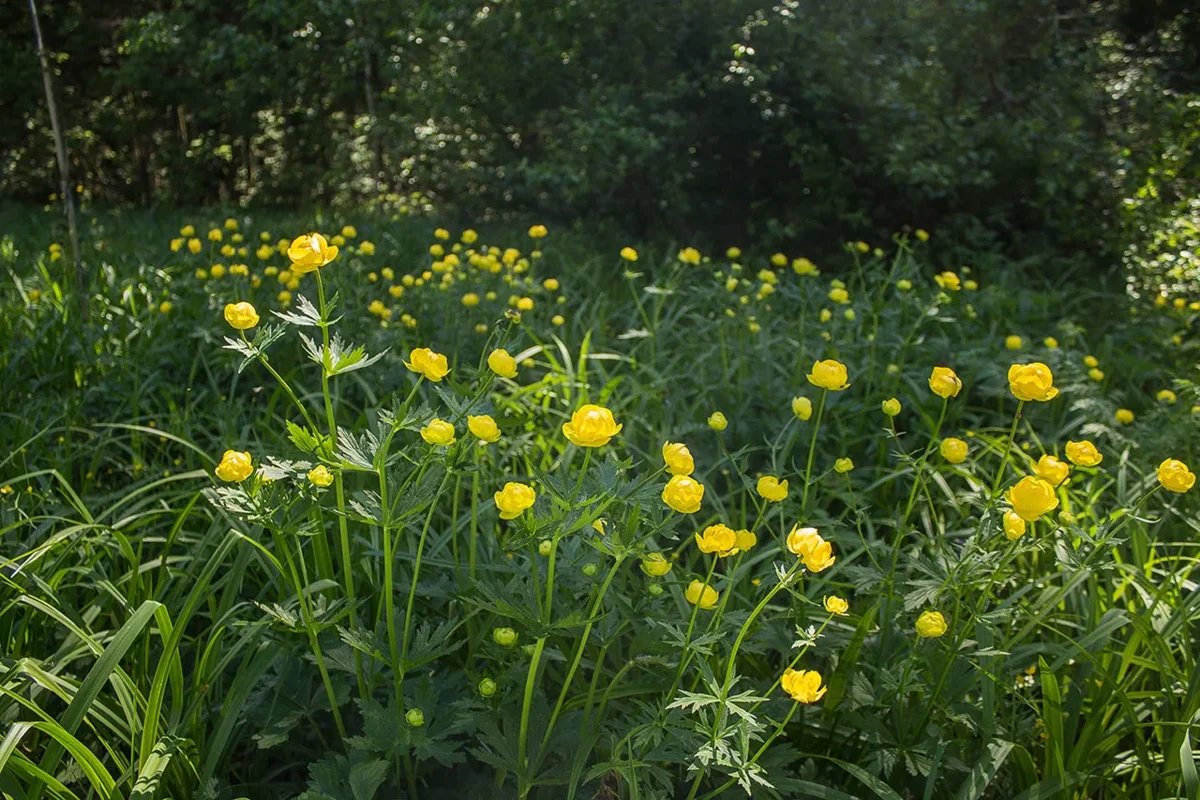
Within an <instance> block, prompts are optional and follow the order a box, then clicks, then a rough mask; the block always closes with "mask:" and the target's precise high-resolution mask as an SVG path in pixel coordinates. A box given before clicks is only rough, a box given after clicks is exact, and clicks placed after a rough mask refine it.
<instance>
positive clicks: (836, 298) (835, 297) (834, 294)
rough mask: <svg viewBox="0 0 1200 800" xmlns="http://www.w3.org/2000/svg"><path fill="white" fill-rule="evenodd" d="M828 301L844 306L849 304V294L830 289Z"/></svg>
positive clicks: (843, 290) (844, 291) (840, 290)
mask: <svg viewBox="0 0 1200 800" xmlns="http://www.w3.org/2000/svg"><path fill="white" fill-rule="evenodd" d="M829 299H830V300H832V301H833V302H835V303H839V304H845V303H849V302H850V293H849V292H847V291H846V290H845V289H830V290H829Z"/></svg>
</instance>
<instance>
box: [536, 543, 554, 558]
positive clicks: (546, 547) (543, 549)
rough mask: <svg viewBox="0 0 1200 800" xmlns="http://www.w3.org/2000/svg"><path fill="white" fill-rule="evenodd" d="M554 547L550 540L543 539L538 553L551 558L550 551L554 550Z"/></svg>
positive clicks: (539, 544)
mask: <svg viewBox="0 0 1200 800" xmlns="http://www.w3.org/2000/svg"><path fill="white" fill-rule="evenodd" d="M553 547H554V545H553V543H551V541H550V540H549V539H543V540H542V541H540V542H538V553H540V554H541V555H543V556H549V555H550V550H551V549H553Z"/></svg>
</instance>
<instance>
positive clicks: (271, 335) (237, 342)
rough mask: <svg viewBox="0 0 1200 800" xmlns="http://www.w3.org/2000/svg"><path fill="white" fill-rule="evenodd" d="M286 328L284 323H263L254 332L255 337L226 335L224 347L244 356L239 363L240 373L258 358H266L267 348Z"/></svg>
mask: <svg viewBox="0 0 1200 800" xmlns="http://www.w3.org/2000/svg"><path fill="white" fill-rule="evenodd" d="M285 332H286V329H285V328H284V326H282V325H263V326H262V327H260V328H259V329H258V330H257V331H256V332H255V334H254V339H252V340H251V341H248V342H247V341H245V340H243V339H237V338H234V337H232V336H226V337H225V344H224V345H222V347H223V348H224V349H225V350H232V351H234V352H235V353H239V354H241V356H242V360H241V361H240V362H239V363H238V366H237V371H238V373H239V374H240V373H241V372H242V371H243V370H245V369H246V367H248V366H250V364H252V363H254V362H255V361H257V360H258V359H260V358H261V359H263V360H266V358H267V348H268V347H270V346H271V345H272V344H273V343H274V342H275V341H277V340H278V339H279V338H280V337H282V336H283V334H284V333H285Z"/></svg>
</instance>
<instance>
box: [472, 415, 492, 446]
mask: <svg viewBox="0 0 1200 800" xmlns="http://www.w3.org/2000/svg"><path fill="white" fill-rule="evenodd" d="M467 430H469V431H470V432H471V433H473V434H475V437H476V438H478V439H479V440H480V441H481V442H484V443H485V444H490V443H492V442H494V441H496V440H497V439H499V438H500V428H499V426H498V425H496V420H494V419H492V417H491V415H490V414H480V415H479V416H477V417H475V416H471V415H467Z"/></svg>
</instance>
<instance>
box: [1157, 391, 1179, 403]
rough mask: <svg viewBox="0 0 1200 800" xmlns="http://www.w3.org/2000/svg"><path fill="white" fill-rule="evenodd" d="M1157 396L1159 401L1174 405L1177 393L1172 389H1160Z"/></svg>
mask: <svg viewBox="0 0 1200 800" xmlns="http://www.w3.org/2000/svg"><path fill="white" fill-rule="evenodd" d="M1157 398H1158V402H1160V403H1166V404H1167V405H1174V404H1175V400H1176V397H1175V393H1174V392H1172V391H1171V390H1170V389H1159V390H1158V395H1157Z"/></svg>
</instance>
